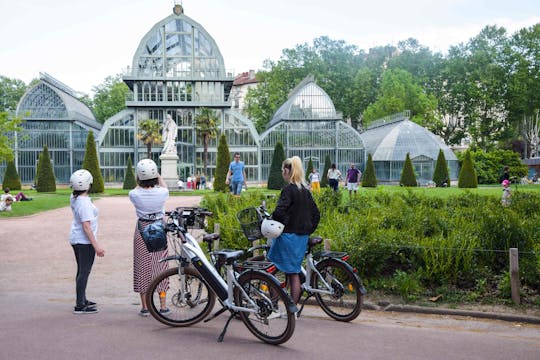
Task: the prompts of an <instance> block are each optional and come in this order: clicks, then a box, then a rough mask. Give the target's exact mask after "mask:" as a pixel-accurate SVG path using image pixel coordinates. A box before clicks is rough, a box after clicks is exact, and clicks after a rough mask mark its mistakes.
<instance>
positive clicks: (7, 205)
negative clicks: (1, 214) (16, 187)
mask: <svg viewBox="0 0 540 360" xmlns="http://www.w3.org/2000/svg"><path fill="white" fill-rule="evenodd" d="M4 196H5V195H2V200H1V201H0V211H11V204H13V201H15V199H13V196H11V195H8V196H5V197H4Z"/></svg>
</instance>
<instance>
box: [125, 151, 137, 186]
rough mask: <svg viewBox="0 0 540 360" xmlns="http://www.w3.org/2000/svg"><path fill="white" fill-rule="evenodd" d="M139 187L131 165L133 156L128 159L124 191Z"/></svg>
mask: <svg viewBox="0 0 540 360" xmlns="http://www.w3.org/2000/svg"><path fill="white" fill-rule="evenodd" d="M136 186H137V181H136V180H135V172H134V171H133V165H132V164H131V155H129V156H128V159H127V168H126V172H125V173H124V184H123V185H122V189H124V190H131V189H134V188H135V187H136Z"/></svg>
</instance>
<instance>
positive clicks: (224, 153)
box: [214, 134, 231, 192]
mask: <svg viewBox="0 0 540 360" xmlns="http://www.w3.org/2000/svg"><path fill="white" fill-rule="evenodd" d="M230 163H231V154H230V153H229V146H228V145H227V138H226V137H225V134H221V136H220V137H219V143H218V153H217V164H216V173H215V174H214V191H221V192H227V191H229V186H228V185H227V184H225V180H226V178H227V172H228V171H229V164H230Z"/></svg>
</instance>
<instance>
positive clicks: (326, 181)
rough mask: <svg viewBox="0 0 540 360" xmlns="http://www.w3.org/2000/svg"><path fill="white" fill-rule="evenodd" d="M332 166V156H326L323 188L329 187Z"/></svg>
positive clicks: (322, 180)
mask: <svg viewBox="0 0 540 360" xmlns="http://www.w3.org/2000/svg"><path fill="white" fill-rule="evenodd" d="M330 166H332V161H330V155H326V156H325V157H324V171H323V172H322V178H321V187H327V186H328V170H329V169H330Z"/></svg>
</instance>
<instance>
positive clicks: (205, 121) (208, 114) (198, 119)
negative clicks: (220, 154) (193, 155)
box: [195, 107, 219, 174]
mask: <svg viewBox="0 0 540 360" xmlns="http://www.w3.org/2000/svg"><path fill="white" fill-rule="evenodd" d="M218 121H219V119H218V116H217V115H216V113H215V112H214V111H213V110H211V109H209V108H207V107H202V108H200V109H199V114H198V115H197V116H195V127H196V129H197V134H198V135H199V136H200V137H201V138H202V140H203V146H204V153H203V154H204V155H203V161H204V174H208V172H207V169H206V168H207V166H208V144H209V143H210V140H211V139H214V138H216V136H217V130H218V127H217V123H218Z"/></svg>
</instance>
